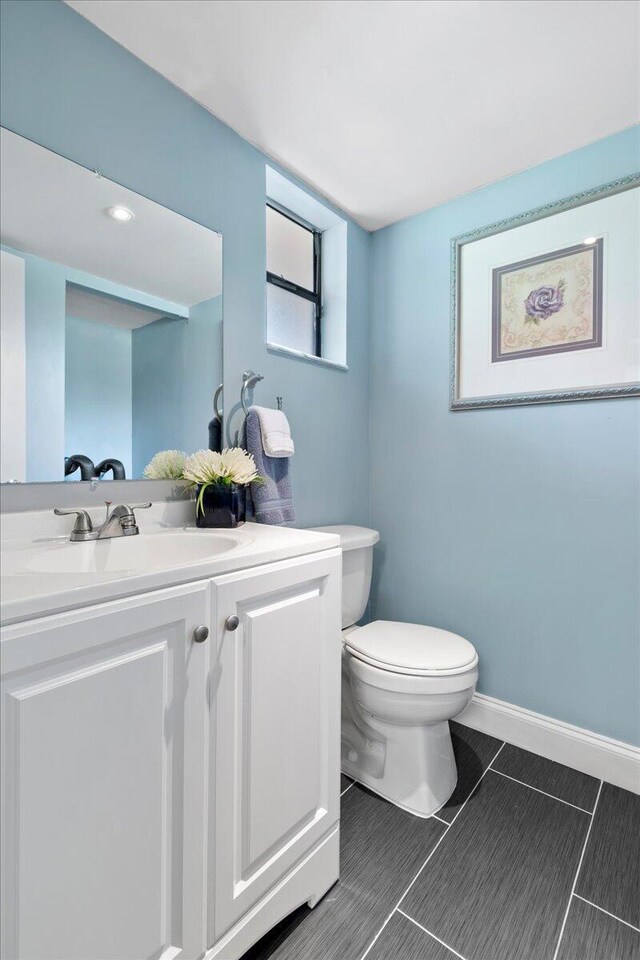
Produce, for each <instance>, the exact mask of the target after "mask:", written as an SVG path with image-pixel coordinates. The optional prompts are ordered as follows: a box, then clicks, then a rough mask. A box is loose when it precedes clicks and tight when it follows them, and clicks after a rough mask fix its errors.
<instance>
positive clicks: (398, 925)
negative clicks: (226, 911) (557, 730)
mask: <svg viewBox="0 0 640 960" xmlns="http://www.w3.org/2000/svg"><path fill="white" fill-rule="evenodd" d="M451 726H452V734H453V740H454V749H455V752H456V759H457V763H458V771H459V779H458V786H457V788H456V792H455V794H454V796H453V797H452V798H451V800H450V801H449V803H448V804H446V805H445V807H444V808H443V809H442V810H440V811H439V812H438V814H437V817H434V818H430V819H428V820H421V819H419V818H417V817H413V816H411V815H410V814H408V813H405V812H404V811H402V810H400V809H399V808H397V807H394V806H393V805H392V804H389V803H387V802H386V801H384V800H382V799H381V798H379V797H377V796H375V795H374V794H372V793H370V792H369V791H368V790H366V789H364V788H363V787H361V786H360V785H359V784H357V783H356V784H353V783H352V782H351V781H350V780H349V778H347V777H344V776H343V778H342V782H341V790H342V791H343V793H342V801H341V802H342V818H341V850H342V853H341V857H342V860H341V876H340V880H339V882H338V883H337V884H336V885H335V886H334V887H333V888H332V889H331V890H330V891H329V892H328V893H327V895H326V897H325V898H324V899H323V900H322V901H321V902H320V903H319V904H318V905H317V907H316V908H315V909H314V910H310V909H309V908H308V907H303V908H301V909H299V910H297V911H296V912H295V913H294V914H292V915H291V916H290V917H288V918H286V920H284V921H283V922H282V923H281V924H279V925H278V927H276V928H275V929H274V930H273V931H271V933H269V934H268V935H267V936H266V937H264V938H263V939H262V940H261V941H260V942H259V943H258V944H256V945H255V946H254V947H253V948H252V949H251V950H250V951H249V952H248V953H247V954H245V956H244V958H243V960H267V958H273V960H364V958H365V957H366V960H456V958H457V960H640V917H639V916H638V908H639V906H640V896H639V893H640V798H638V797H636V796H634V795H633V794H630V793H627V792H626V791H624V790H620V789H619V788H617V787H612V786H610V785H609V784H600V782H599V781H597V780H594V779H593V778H592V777H587V776H585V775H584V774H581V773H577V772H576V771H574V770H570V769H569V768H568V767H563V766H561V765H560V764H556V763H552V762H551V761H549V760H544V759H543V758H541V757H538V756H536V755H535V754H531V753H528V752H527V751H525V750H520V749H519V748H516V747H513V746H511V745H510V744H503V743H502V742H501V741H499V740H495V739H493V738H492V737H487V736H485V735H484V734H482V733H478V732H477V731H475V730H471V729H469V728H466V727H463V726H461V725H460V724H455V723H453V724H452V725H451ZM587 901H589V902H587Z"/></svg>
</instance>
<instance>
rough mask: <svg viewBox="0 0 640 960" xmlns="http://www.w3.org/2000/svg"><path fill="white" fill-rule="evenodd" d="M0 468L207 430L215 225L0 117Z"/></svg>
mask: <svg viewBox="0 0 640 960" xmlns="http://www.w3.org/2000/svg"><path fill="white" fill-rule="evenodd" d="M0 137H1V142H0V147H1V169H0V175H1V180H0V201H1V203H0V245H1V246H0V256H1V260H2V263H1V270H2V303H1V311H0V344H1V348H2V349H1V360H2V369H1V371H0V381H1V384H2V397H1V403H0V414H1V417H2V422H1V424H0V439H1V451H0V453H1V480H2V482H3V483H6V482H50V481H57V480H65V479H66V480H68V481H74V480H81V479H91V478H92V476H100V477H101V478H102V479H112V478H113V479H122V478H123V477H124V478H125V479H140V478H141V477H143V476H144V471H145V467H146V466H147V464H148V463H149V461H150V460H151V458H152V457H153V455H154V454H155V453H157V452H158V451H159V450H166V449H177V450H184V451H186V452H192V451H193V450H196V449H202V448H203V447H207V446H210V445H211V446H215V445H216V444H218V442H219V441H218V439H217V438H218V436H220V435H221V429H222V424H221V423H220V421H219V420H218V418H217V417H216V415H215V412H214V409H213V398H214V394H215V391H216V389H217V387H218V386H219V384H221V383H222V237H221V236H220V234H219V233H216V232H214V231H212V230H209V229H207V228H206V227H203V226H202V225H201V224H198V223H195V222H193V221H192V220H188V219H187V218H186V217H182V216H180V215H179V214H177V213H175V212H174V211H172V210H168V209H167V208H166V207H163V206H161V205H160V204H157V203H154V202H153V201H151V200H148V199H147V198H145V197H142V196H140V195H139V194H136V193H133V192H132V191H130V190H127V189H126V188H125V187H122V186H120V185H119V184H116V183H113V182H112V181H110V180H107V179H105V178H104V177H101V176H100V175H99V174H96V173H95V172H92V171H89V170H87V169H86V168H84V167H82V166H79V165H78V164H75V163H72V162H71V161H69V160H67V159H65V158H63V157H60V156H58V155H57V154H55V153H52V152H51V151H49V150H46V149H44V148H43V147H41V146H38V145H37V144H34V143H32V142H31V141H29V140H25V139H24V138H23V137H19V136H17V135H16V134H14V133H11V132H9V131H7V130H5V129H2V130H1V131H0Z"/></svg>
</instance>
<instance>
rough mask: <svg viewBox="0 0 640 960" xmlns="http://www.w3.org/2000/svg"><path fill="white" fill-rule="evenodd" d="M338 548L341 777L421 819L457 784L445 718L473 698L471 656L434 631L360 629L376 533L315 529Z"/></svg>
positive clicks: (460, 642)
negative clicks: (340, 566) (333, 535)
mask: <svg viewBox="0 0 640 960" xmlns="http://www.w3.org/2000/svg"><path fill="white" fill-rule="evenodd" d="M316 529H319V530H320V529H322V530H326V531H330V532H332V533H337V534H339V536H340V538H341V544H342V549H343V630H342V639H343V647H342V771H343V773H345V774H347V776H349V777H352V778H353V779H354V780H357V781H358V782H359V783H362V784H364V785H365V786H366V787H368V788H369V789H370V790H372V791H374V792H375V793H378V794H379V795H380V796H382V797H385V798H386V799H387V800H390V801H391V802H392V803H395V804H396V805H397V806H399V807H402V808H403V809H405V810H408V811H409V812H411V813H413V814H415V815H416V816H419V817H429V816H431V815H432V814H434V813H436V812H437V811H438V810H439V809H440V808H441V807H442V806H444V804H445V803H446V802H447V800H448V799H449V797H450V796H451V794H452V793H453V791H454V789H455V786H456V782H457V770H456V764H455V758H454V755H453V747H452V743H451V733H450V731H449V720H450V719H452V718H453V717H455V716H457V714H459V713H460V712H461V711H462V710H463V709H464V708H465V706H466V705H467V704H468V702H469V701H470V699H471V697H472V696H473V693H474V690H475V685H476V682H477V679H478V655H477V653H476V651H475V649H474V647H473V646H472V644H470V643H469V641H468V640H465V639H463V638H462V637H460V636H458V635H457V634H454V633H450V632H449V631H447V630H441V629H439V628H437V627H430V626H425V625H422V624H414V623H399V622H395V621H388V620H376V621H374V622H373V623H369V624H367V625H366V626H357V625H356V621H357V620H359V619H360V618H361V617H362V616H363V614H364V611H365V608H366V604H367V600H368V596H369V589H370V583H371V570H372V555H373V546H374V544H375V543H376V542H377V540H378V539H379V535H378V533H377V532H376V531H375V530H368V529H366V528H363V527H348V526H332V527H322V528H320V527H318V528H316Z"/></svg>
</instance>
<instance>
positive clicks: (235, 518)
mask: <svg viewBox="0 0 640 960" xmlns="http://www.w3.org/2000/svg"><path fill="white" fill-rule="evenodd" d="M201 490H202V487H198V494H197V497H196V526H197V527H227V528H228V527H237V526H238V524H241V523H244V522H245V520H246V516H247V488H246V487H244V486H240V485H239V484H237V483H229V484H227V483H208V484H207V485H206V486H205V488H204V493H203V494H202V499H201V500H200V491H201ZM198 502H200V503H201V504H202V510H201V509H200V507H199V506H198Z"/></svg>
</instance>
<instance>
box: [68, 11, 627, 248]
mask: <svg viewBox="0 0 640 960" xmlns="http://www.w3.org/2000/svg"><path fill="white" fill-rule="evenodd" d="M67 2H68V3H69V5H70V6H71V7H73V8H74V9H75V10H77V11H78V12H79V13H81V14H82V15H83V16H85V17H87V18H88V19H89V20H91V21H92V22H93V23H94V24H96V26H98V27H99V28H100V29H101V30H103V31H105V33H108V34H109V35H110V36H111V37H113V38H114V39H115V40H117V41H118V43H120V44H122V45H123V46H124V47H126V48H127V49H128V50H130V51H131V52H132V53H134V54H135V55H136V56H137V57H139V58H140V59H141V60H144V61H145V62H146V63H148V64H149V65H150V66H151V67H153V68H154V69H155V70H157V71H158V72H159V73H161V74H163V75H164V76H165V77H167V78H168V79H169V80H171V81H172V82H173V83H174V84H176V86H178V87H180V88H181V89H182V90H184V91H185V92H186V93H188V94H190V95H191V96H192V97H193V98H194V99H195V100H197V101H199V102H200V103H201V104H203V105H204V106H205V107H206V108H207V109H208V110H210V111H211V112H212V113H214V114H215V115H216V116H218V117H220V118H221V119H222V120H224V121H225V123H227V124H229V126H231V127H233V128H234V129H235V130H237V131H238V133H240V134H241V135H242V136H243V137H246V139H248V140H250V141H251V142H252V143H254V144H256V145H257V146H258V147H260V148H261V149H262V150H264V152H265V153H267V154H268V155H269V156H270V157H273V158H274V159H276V160H278V161H280V162H281V163H283V164H284V165H285V166H287V167H288V168H289V169H290V170H292V171H294V172H295V173H297V174H298V175H299V176H300V177H302V178H303V179H304V180H306V181H307V182H308V183H310V184H311V185H313V186H314V187H316V188H317V189H318V190H319V191H321V192H322V193H323V194H324V195H325V196H327V197H329V198H330V199H332V200H334V201H335V202H336V203H337V204H338V205H339V206H340V207H342V208H343V209H344V210H346V211H347V212H348V213H350V214H351V215H352V216H353V217H354V218H355V219H356V220H358V221H359V222H360V223H361V224H362V225H363V226H365V227H367V228H369V229H376V228H378V227H381V226H384V225H386V224H388V223H391V222H393V221H395V220H398V219H401V218H402V217H406V216H408V215H410V214H412V213H416V212H418V211H419V210H423V209H426V208H428V207H432V206H434V205H436V204H439V203H443V202H444V201H446V200H449V199H451V198H452V197H455V196H458V195H459V194H462V193H465V192H467V191H469V190H473V189H474V188H476V187H479V186H481V185H483V184H486V183H491V182H493V181H495V180H498V179H500V178H502V177H505V176H508V175H509V174H512V173H515V172H516V171H518V170H523V169H525V168H527V167H531V166H534V165H535V164H537V163H540V162H542V161H544V160H548V159H551V158H552V157H555V156H558V155H560V154H562V153H566V152H568V151H570V150H573V149H575V148H577V147H580V146H583V145H585V144H587V143H590V142H592V141H594V140H598V139H600V138H601V137H604V136H607V135H608V134H611V133H614V132H616V131H618V130H621V129H623V128H625V127H627V126H630V125H631V124H633V123H636V122H637V121H638V120H639V119H640V108H639V99H640V82H639V73H638V71H639V66H638V64H639V56H640V54H639V45H640V30H639V9H640V6H639V4H638V2H637V0H588V2H586V0H242V2H237V0H67Z"/></svg>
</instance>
